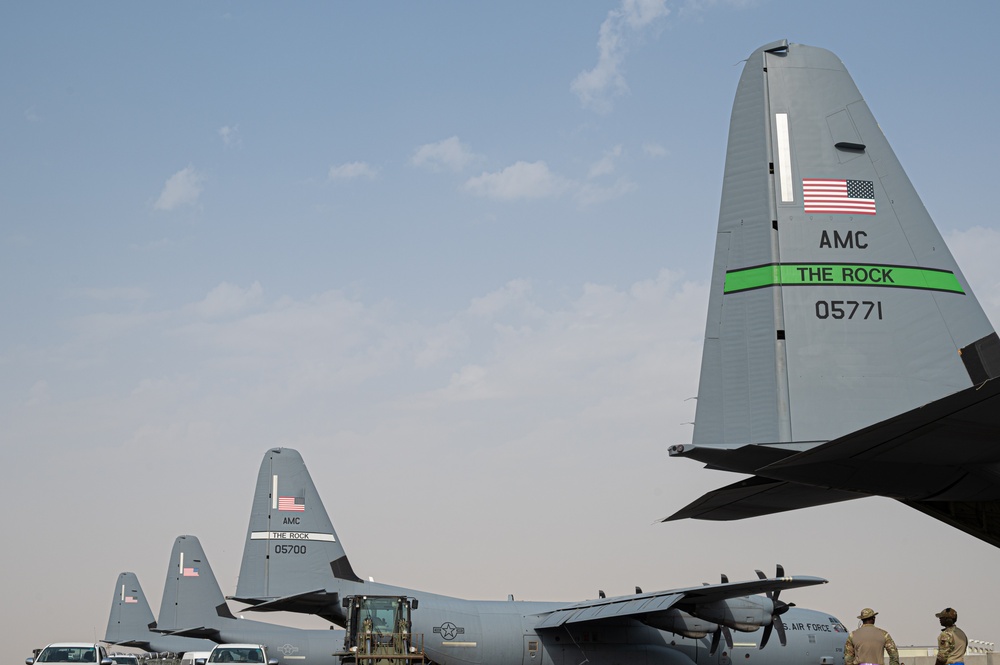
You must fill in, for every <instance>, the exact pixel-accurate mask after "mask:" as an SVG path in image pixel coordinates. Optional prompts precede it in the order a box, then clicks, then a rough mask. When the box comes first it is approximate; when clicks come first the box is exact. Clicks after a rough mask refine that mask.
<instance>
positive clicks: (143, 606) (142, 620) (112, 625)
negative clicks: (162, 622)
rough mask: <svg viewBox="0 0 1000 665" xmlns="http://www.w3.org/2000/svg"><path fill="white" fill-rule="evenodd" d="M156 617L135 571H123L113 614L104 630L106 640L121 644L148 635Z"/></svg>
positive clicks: (116, 591)
mask: <svg viewBox="0 0 1000 665" xmlns="http://www.w3.org/2000/svg"><path fill="white" fill-rule="evenodd" d="M155 625H156V619H155V618H154V617H153V610H151V609H150V607H149V601H148V600H146V594H145V593H143V591H142V587H141V586H139V578H138V577H136V575H135V573H121V574H119V575H118V582H117V583H116V584H115V595H114V597H112V599H111V614H110V615H109V616H108V627H107V630H105V631H104V641H105V642H110V643H111V644H121V643H123V642H128V641H132V640H136V639H140V638H143V637H146V636H147V635H148V633H149V630H150V627H155Z"/></svg>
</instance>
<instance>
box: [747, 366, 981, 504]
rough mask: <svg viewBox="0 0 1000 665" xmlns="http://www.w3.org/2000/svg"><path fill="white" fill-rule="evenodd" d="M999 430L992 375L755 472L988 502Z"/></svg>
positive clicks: (918, 496)
mask: <svg viewBox="0 0 1000 665" xmlns="http://www.w3.org/2000/svg"><path fill="white" fill-rule="evenodd" d="M998 435H1000V381H997V380H990V381H987V382H985V383H983V384H982V385H979V386H973V387H971V388H966V389H965V390H962V391H960V392H957V393H955V394H952V395H948V396H947V397H943V398H941V399H939V400H936V401H934V402H932V403H930V404H927V405H925V406H922V407H919V408H916V409H912V410H910V411H907V412H906V413H903V414H901V415H898V416H895V417H893V418H889V419H888V420H884V421H882V422H880V423H876V424H874V425H871V426H869V427H866V428H864V429H861V430H859V431H857V432H852V433H851V434H848V435H846V436H842V437H840V438H838V439H835V440H833V441H830V442H828V443H825V444H823V445H821V446H818V447H816V448H813V449H811V450H808V451H806V452H803V453H799V454H798V455H793V456H791V457H787V458H785V459H784V460H781V461H779V462H776V463H774V464H770V465H768V466H766V467H763V468H761V469H758V470H757V471H756V472H757V473H759V474H760V475H764V476H767V477H769V478H776V479H781V480H789V481H792V482H796V483H808V484H811V485H820V486H826V487H838V488H841V489H845V490H852V491H857V492H863V493H867V494H880V495H883V496H890V497H893V498H900V499H910V500H918V501H927V500H933V501H949V500H956V501H993V500H998V499H1000V468H998V465H1000V446H997V444H996V441H997V437H998ZM959 444H960V445H959Z"/></svg>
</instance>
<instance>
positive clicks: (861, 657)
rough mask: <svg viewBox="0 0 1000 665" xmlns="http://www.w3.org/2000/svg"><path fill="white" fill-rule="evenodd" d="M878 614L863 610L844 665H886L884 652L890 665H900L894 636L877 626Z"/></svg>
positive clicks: (848, 640) (871, 610)
mask: <svg viewBox="0 0 1000 665" xmlns="http://www.w3.org/2000/svg"><path fill="white" fill-rule="evenodd" d="M877 614H878V612H876V611H875V610H873V609H872V608H870V607H866V608H865V609H863V610H861V614H859V615H858V618H859V619H861V625H860V626H858V629H857V630H855V631H853V632H852V633H851V634H850V635H848V637H847V644H845V645H844V665H885V657H884V655H883V652H884V651H888V652H889V663H890V665H899V652H898V651H897V650H896V643H895V642H893V641H892V636H891V635H889V633H887V632H886V631H884V630H882V629H881V628H877V627H876V626H875V616H876V615H877ZM938 665H940V663H938ZM963 665H964V664H963Z"/></svg>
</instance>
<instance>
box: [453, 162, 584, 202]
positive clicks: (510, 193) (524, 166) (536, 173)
mask: <svg viewBox="0 0 1000 665" xmlns="http://www.w3.org/2000/svg"><path fill="white" fill-rule="evenodd" d="M571 186H572V183H571V182H570V181H569V180H567V179H565V178H563V177H562V176H559V175H556V174H554V173H553V172H552V171H550V170H549V167H548V165H547V164H546V163H545V162H531V163H528V162H516V163H514V164H512V165H511V166H508V167H507V168H505V169H503V170H502V171H498V172H496V173H486V172H484V173H483V174H482V175H479V176H476V177H474V178H469V179H468V180H467V181H466V183H465V189H466V190H467V191H469V192H472V193H473V194H476V195H478V196H485V197H486V198H490V199H497V200H500V201H515V200H518V199H542V198H555V197H558V196H560V195H562V194H563V193H564V192H565V191H566V190H567V189H570V188H571Z"/></svg>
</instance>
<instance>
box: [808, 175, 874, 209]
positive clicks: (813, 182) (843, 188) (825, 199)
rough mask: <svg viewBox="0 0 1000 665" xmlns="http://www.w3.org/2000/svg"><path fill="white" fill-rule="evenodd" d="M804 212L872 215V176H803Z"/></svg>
mask: <svg viewBox="0 0 1000 665" xmlns="http://www.w3.org/2000/svg"><path fill="white" fill-rule="evenodd" d="M802 201H803V203H804V205H805V212H807V213H819V214H832V215H874V214H875V183H873V182H872V181H871V180H843V179H836V178H803V179H802Z"/></svg>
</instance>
